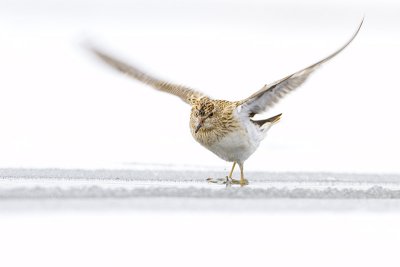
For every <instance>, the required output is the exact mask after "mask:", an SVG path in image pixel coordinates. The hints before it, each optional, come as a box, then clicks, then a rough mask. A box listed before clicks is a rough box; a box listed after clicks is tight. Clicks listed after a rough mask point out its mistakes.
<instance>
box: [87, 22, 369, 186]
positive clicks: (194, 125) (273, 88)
mask: <svg viewBox="0 0 400 267" xmlns="http://www.w3.org/2000/svg"><path fill="white" fill-rule="evenodd" d="M363 22H364V18H363V19H362V20H361V23H360V24H359V26H358V28H357V30H356V31H355V33H354V34H353V35H352V36H351V38H350V40H348V41H347V42H346V43H345V44H344V45H343V46H342V47H340V48H339V49H338V50H336V51H335V52H334V53H332V54H330V55H329V56H327V57H326V58H324V59H322V60H320V61H318V62H316V63H314V64H312V65H310V66H308V67H306V68H304V69H301V70H300V71H297V72H294V73H292V74H290V75H288V76H286V77H284V78H282V79H280V80H277V81H275V82H273V83H270V84H265V85H264V86H263V87H262V88H261V89H259V90H258V91H256V92H255V93H253V94H252V95H250V96H249V97H247V98H245V99H243V100H239V101H228V100H219V99H213V98H211V97H210V96H208V95H206V94H204V93H202V92H200V91H198V90H195V89H192V88H190V87H187V86H183V85H179V84H175V83H171V82H168V81H164V80H161V79H158V78H156V77H155V76H153V75H150V74H148V73H145V72H143V71H142V70H140V69H139V68H137V67H136V66H133V65H132V64H128V63H126V62H124V61H122V60H120V59H119V58H116V57H114V56H112V55H110V54H108V53H106V52H104V51H103V50H101V49H99V48H97V47H96V46H93V45H90V46H89V47H88V48H89V49H90V51H91V52H93V53H94V54H95V55H97V57H98V58H99V59H100V60H101V61H103V62H105V63H106V64H108V65H110V66H111V67H113V68H114V69H116V70H118V71H119V72H122V73H124V74H126V75H128V76H130V77H132V78H134V79H136V80H138V81H140V82H142V83H144V84H147V85H148V86H150V87H153V88H154V89H157V90H159V91H162V92H165V93H169V94H172V95H175V96H177V97H179V98H181V99H182V100H183V101H184V102H185V103H187V104H189V105H190V106H191V112H190V121H189V127H190V132H191V134H192V136H193V138H194V139H195V140H196V141H197V142H198V143H200V144H201V145H202V146H203V147H205V148H206V149H208V150H210V151H211V152H213V153H214V154H216V155H217V156H218V157H220V158H221V159H223V160H225V161H228V162H232V163H233V165H232V168H231V170H230V172H229V174H228V175H227V176H226V177H225V178H221V179H213V178H208V179H207V181H209V182H215V183H223V184H227V185H231V184H239V185H241V186H245V185H248V184H249V182H248V179H246V178H245V175H244V162H245V161H246V160H247V159H248V158H249V157H250V156H251V155H252V154H253V153H254V152H255V151H256V150H257V149H258V147H259V146H260V143H261V141H262V140H263V139H264V138H265V136H266V133H267V132H268V131H269V129H270V128H271V127H272V126H273V125H275V124H276V123H277V122H278V121H279V120H280V119H281V116H282V113H281V114H278V115H275V116H272V117H270V118H267V119H263V120H256V119H255V118H254V116H255V115H256V114H261V113H264V112H266V111H267V110H268V109H269V108H271V107H272V106H274V105H275V104H276V103H278V102H279V101H280V100H281V99H282V98H283V97H284V96H286V95H287V94H288V93H290V92H292V91H293V90H295V89H296V88H298V87H300V86H301V85H302V84H303V83H304V82H305V81H306V80H307V79H308V77H309V76H310V75H311V74H312V73H313V72H314V71H315V70H316V69H318V68H319V67H320V66H321V65H322V64H324V63H325V62H327V61H329V60H330V59H332V58H333V57H335V56H336V55H338V54H339V53H340V52H341V51H343V50H344V49H345V48H346V47H347V46H348V45H349V44H350V43H351V42H352V41H353V40H354V38H355V37H356V36H357V34H358V32H359V31H360V29H361V26H362V24H363ZM236 165H239V168H240V180H237V179H233V178H232V176H233V172H234V169H235V166H236Z"/></svg>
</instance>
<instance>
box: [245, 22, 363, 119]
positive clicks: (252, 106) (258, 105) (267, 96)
mask: <svg viewBox="0 0 400 267" xmlns="http://www.w3.org/2000/svg"><path fill="white" fill-rule="evenodd" d="M363 21H364V19H363V20H362V21H361V23H360V25H359V26H358V29H357V31H356V32H355V33H354V34H353V36H352V37H351V38H350V40H349V41H347V42H346V44H344V45H343V46H342V47H341V48H340V49H338V50H337V51H336V52H334V53H333V54H331V55H330V56H328V57H326V58H324V59H322V60H320V61H318V62H317V63H315V64H312V65H311V66H309V67H307V68H304V69H302V70H300V71H298V72H295V73H293V74H291V75H288V76H286V77H285V78H283V79H280V80H278V81H276V82H274V83H272V84H268V85H265V86H264V87H263V88H261V89H260V90H259V91H257V92H255V93H254V94H252V95H251V96H249V97H248V98H246V99H244V100H242V101H239V102H238V110H239V111H240V113H244V114H248V115H249V116H251V117H252V116H254V114H258V113H262V112H264V111H266V110H267V109H268V108H270V107H272V106H273V105H274V104H276V103H277V102H278V101H279V100H281V99H282V98H283V97H284V96H285V95H286V94H288V93H290V92H291V91H293V90H294V89H296V88H298V87H299V86H301V85H302V84H303V83H304V82H305V81H306V80H307V78H308V77H309V76H310V74H311V73H313V72H314V71H315V70H316V69H317V68H318V67H320V66H321V65H322V64H323V63H325V62H327V61H328V60H330V59H332V58H333V57H334V56H336V55H337V54H339V53H340V52H341V51H343V49H345V48H346V47H347V46H348V45H349V44H350V43H351V42H352V41H353V40H354V38H355V37H356V36H357V34H358V32H359V31H360V28H361V25H362V24H363Z"/></svg>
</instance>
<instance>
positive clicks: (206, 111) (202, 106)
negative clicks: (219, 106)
mask: <svg viewBox="0 0 400 267" xmlns="http://www.w3.org/2000/svg"><path fill="white" fill-rule="evenodd" d="M190 102H191V104H192V113H191V121H192V127H194V132H195V133H197V132H198V131H199V130H200V129H203V130H210V129H212V128H213V127H214V125H215V122H214V120H215V115H216V113H217V110H216V107H215V105H214V103H213V101H212V100H211V99H209V98H207V97H202V98H197V99H192V100H191V101H190Z"/></svg>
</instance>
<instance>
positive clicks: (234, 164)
mask: <svg viewBox="0 0 400 267" xmlns="http://www.w3.org/2000/svg"><path fill="white" fill-rule="evenodd" d="M235 166H236V161H234V162H233V165H232V169H231V172H230V173H229V175H228V178H232V174H233V170H234V169H235Z"/></svg>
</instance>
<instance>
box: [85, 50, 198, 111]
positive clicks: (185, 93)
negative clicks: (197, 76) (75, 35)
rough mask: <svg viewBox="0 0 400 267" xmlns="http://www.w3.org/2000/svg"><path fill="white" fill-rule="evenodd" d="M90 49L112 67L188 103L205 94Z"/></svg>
mask: <svg viewBox="0 0 400 267" xmlns="http://www.w3.org/2000/svg"><path fill="white" fill-rule="evenodd" d="M90 50H91V51H92V52H93V53H94V54H96V55H97V56H98V57H99V58H100V59H101V60H102V61H104V62H105V63H107V64H108V65H110V66H111V67H113V68H115V69H117V70H118V71H120V72H122V73H124V74H126V75H128V76H130V77H132V78H134V79H136V80H138V81H140V82H142V83H145V84H147V85H149V86H151V87H153V88H154V89H157V90H159V91H163V92H166V93H169V94H172V95H175V96H177V97H180V98H181V99H182V100H183V101H185V102H186V103H188V104H190V99H191V98H201V97H204V96H205V95H204V94H203V93H201V92H199V91H196V90H194V89H191V88H189V87H186V86H182V85H178V84H173V83H169V82H166V81H162V80H160V79H157V78H155V77H153V76H150V75H149V74H146V73H144V72H143V71H141V70H139V69H138V68H136V67H134V66H132V65H129V64H127V63H125V62H123V61H121V60H119V59H117V58H115V57H113V56H111V55H109V54H106V53H105V52H103V51H100V50H99V49H97V48H94V47H90Z"/></svg>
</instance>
